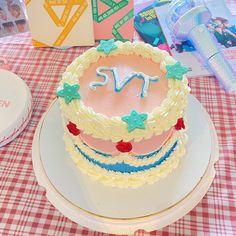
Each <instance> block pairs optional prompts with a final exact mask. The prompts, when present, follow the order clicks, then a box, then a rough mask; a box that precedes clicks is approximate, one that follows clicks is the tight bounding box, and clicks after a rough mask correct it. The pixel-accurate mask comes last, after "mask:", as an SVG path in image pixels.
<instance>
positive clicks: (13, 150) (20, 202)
mask: <svg viewBox="0 0 236 236" xmlns="http://www.w3.org/2000/svg"><path fill="white" fill-rule="evenodd" d="M9 39H10V40H9ZM86 49H87V48H80V47H73V48H70V49H67V50H59V49H55V48H54V49H53V48H38V49H36V48H33V47H32V46H31V42H30V36H29V34H21V35H18V36H15V37H11V38H8V39H6V38H3V39H0V56H3V57H5V58H6V59H7V60H8V62H9V63H10V64H11V66H12V71H13V72H14V73H16V74H18V75H19V76H20V77H21V78H22V79H23V80H25V82H26V83H27V85H28V86H29V88H30V89H31V92H32V96H33V114H32V118H31V121H30V123H29V125H28V126H27V127H26V129H25V130H24V131H23V133H21V135H20V136H19V137H18V138H16V139H15V140H14V141H13V142H11V143H10V144H8V145H6V146H4V147H2V148H0V235H14V236H16V235H17V236H18V235H19V236H21V235H22V236H27V235H52V236H54V235H63V236H65V235H94V236H95V235H96V236H99V235H104V236H105V235H106V234H102V233H98V232H94V231H91V230H89V229H87V228H84V227H82V226H80V225H77V224H76V223H74V222H72V221H71V220H69V219H68V218H66V217H65V216H63V215H62V214H61V213H60V212H59V211H58V210H57V209H55V208H54V207H53V206H52V205H51V204H50V202H49V201H48V200H47V198H46V196H45V190H44V189H43V188H42V187H40V186H39V185H38V183H37V181H36V178H35V175H34V171H33V166H32V159H31V146H32V139H33V135H34V132H35V129H36V127H37V124H38V122H39V119H40V117H41V116H42V114H43V113H44V112H45V111H46V110H47V107H48V105H49V104H50V103H51V102H52V101H53V99H54V98H55V89H56V87H57V85H58V82H59V80H60V76H61V74H62V72H63V71H64V70H65V68H66V66H67V65H68V64H70V63H71V61H72V60H73V59H74V58H75V57H77V56H78V55H80V54H81V53H82V52H83V51H84V50H86ZM0 86H1V85H0ZM190 86H191V87H192V94H193V95H195V96H196V97H197V98H198V99H199V100H200V102H201V103H202V104H203V106H204V107H205V108H206V109H207V111H208V112H209V114H210V116H211V118H212V120H213V122H214V125H215V127H216V131H217V134H218V138H219V146H220V160H219V162H218V163H217V164H216V177H215V179H214V182H213V184H212V186H211V187H210V189H209V191H208V193H207V194H206V195H205V197H204V198H203V199H202V201H201V202H200V203H199V204H198V205H197V206H196V207H195V208H194V209H193V210H192V211H191V212H190V213H189V214H187V215H186V216H184V217H183V218H182V219H180V220H178V221H177V222H175V223H173V224H171V225H170V226H168V227H165V228H163V229H161V230H158V231H154V232H151V233H147V232H144V231H137V232H136V234H135V235H140V236H141V235H236V94H235V93H234V94H226V93H225V92H224V91H223V90H222V89H220V87H219V84H218V83H217V82H216V81H215V79H214V78H213V77H205V78H194V79H191V80H190ZM199 148H200V147H199Z"/></svg>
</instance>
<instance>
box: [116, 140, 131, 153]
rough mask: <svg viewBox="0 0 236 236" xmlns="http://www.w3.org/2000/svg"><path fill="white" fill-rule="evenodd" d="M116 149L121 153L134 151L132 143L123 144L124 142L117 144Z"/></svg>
mask: <svg viewBox="0 0 236 236" xmlns="http://www.w3.org/2000/svg"><path fill="white" fill-rule="evenodd" d="M116 148H117V150H118V151H120V152H130V151H131V150H132V148H133V147H132V144H131V143H130V142H123V141H122V140H121V141H120V142H118V143H117V145H116Z"/></svg>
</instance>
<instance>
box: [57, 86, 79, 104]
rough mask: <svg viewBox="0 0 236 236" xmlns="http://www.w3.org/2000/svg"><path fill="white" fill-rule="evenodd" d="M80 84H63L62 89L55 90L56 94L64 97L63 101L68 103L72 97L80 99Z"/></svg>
mask: <svg viewBox="0 0 236 236" xmlns="http://www.w3.org/2000/svg"><path fill="white" fill-rule="evenodd" d="M79 88H80V86H79V85H78V84H72V85H70V84H68V83H64V84H63V89H61V90H57V96H59V97H64V99H65V103H66V104H69V103H70V102H71V101H72V100H73V99H80V94H79V93H78V89H79Z"/></svg>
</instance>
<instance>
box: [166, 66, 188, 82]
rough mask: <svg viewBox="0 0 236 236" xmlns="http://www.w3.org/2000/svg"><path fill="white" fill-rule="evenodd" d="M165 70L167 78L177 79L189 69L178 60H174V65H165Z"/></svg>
mask: <svg viewBox="0 0 236 236" xmlns="http://www.w3.org/2000/svg"><path fill="white" fill-rule="evenodd" d="M166 70H167V74H166V78H167V79H171V78H174V79H177V80H182V79H183V75H184V74H186V73H187V72H188V71H189V69H188V68H187V67H185V66H182V65H181V63H180V62H179V61H178V62H176V63H175V64H174V65H167V66H166Z"/></svg>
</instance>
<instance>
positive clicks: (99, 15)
mask: <svg viewBox="0 0 236 236" xmlns="http://www.w3.org/2000/svg"><path fill="white" fill-rule="evenodd" d="M92 8H93V20H94V35H95V39H96V40H99V39H111V38H115V39H117V40H121V41H123V40H126V39H130V40H131V39H133V34H134V22H133V15H134V12H133V8H134V2H133V0H119V1H117V0H116V1H114V0H93V1H92Z"/></svg>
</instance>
